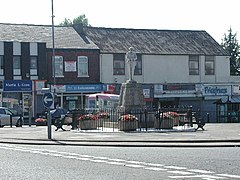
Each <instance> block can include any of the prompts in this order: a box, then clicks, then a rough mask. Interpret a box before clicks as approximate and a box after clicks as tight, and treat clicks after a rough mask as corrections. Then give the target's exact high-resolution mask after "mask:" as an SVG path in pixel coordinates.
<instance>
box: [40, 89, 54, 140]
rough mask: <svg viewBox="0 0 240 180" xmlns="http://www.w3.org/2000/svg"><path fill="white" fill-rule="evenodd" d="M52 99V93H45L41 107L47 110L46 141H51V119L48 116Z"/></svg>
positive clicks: (49, 115)
mask: <svg viewBox="0 0 240 180" xmlns="http://www.w3.org/2000/svg"><path fill="white" fill-rule="evenodd" d="M53 102H54V98H53V95H52V93H45V94H44V95H43V105H44V106H45V107H46V108H47V119H48V139H52V117H51V114H50V107H51V106H52V105H53Z"/></svg>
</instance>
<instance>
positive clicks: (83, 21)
mask: <svg viewBox="0 0 240 180" xmlns="http://www.w3.org/2000/svg"><path fill="white" fill-rule="evenodd" d="M74 24H82V25H83V26H91V25H90V24H89V23H88V19H87V18H86V16H85V14H82V15H80V16H78V17H76V18H74V19H73V21H71V20H70V19H67V18H65V19H64V21H63V22H61V23H60V25H61V26H72V25H74Z"/></svg>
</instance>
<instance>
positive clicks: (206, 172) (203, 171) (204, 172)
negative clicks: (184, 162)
mask: <svg viewBox="0 0 240 180" xmlns="http://www.w3.org/2000/svg"><path fill="white" fill-rule="evenodd" d="M188 171H190V172H195V173H202V174H212V173H214V172H212V171H206V170H200V169H189V170H188Z"/></svg>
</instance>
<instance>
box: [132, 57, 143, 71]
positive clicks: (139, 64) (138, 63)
mask: <svg viewBox="0 0 240 180" xmlns="http://www.w3.org/2000/svg"><path fill="white" fill-rule="evenodd" d="M134 75H142V56H140V55H137V61H136V66H135V69H134Z"/></svg>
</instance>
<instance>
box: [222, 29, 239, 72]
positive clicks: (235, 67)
mask: <svg viewBox="0 0 240 180" xmlns="http://www.w3.org/2000/svg"><path fill="white" fill-rule="evenodd" d="M221 45H222V47H223V48H224V49H225V50H226V51H227V52H228V53H229V54H230V75H235V76H239V75H240V57H239V55H240V50H239V49H240V46H239V44H238V40H237V33H233V32H232V29H231V28H230V29H229V30H228V34H224V39H223V40H222V44H221Z"/></svg>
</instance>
